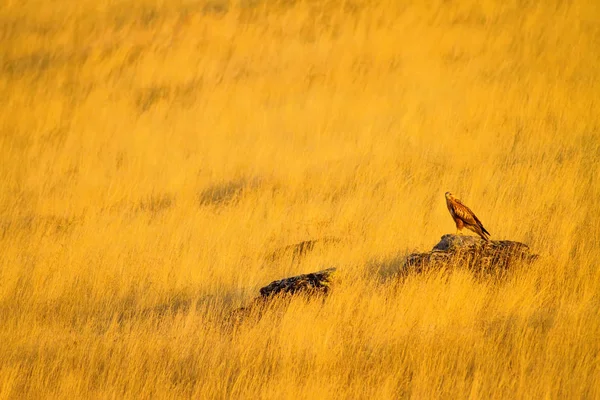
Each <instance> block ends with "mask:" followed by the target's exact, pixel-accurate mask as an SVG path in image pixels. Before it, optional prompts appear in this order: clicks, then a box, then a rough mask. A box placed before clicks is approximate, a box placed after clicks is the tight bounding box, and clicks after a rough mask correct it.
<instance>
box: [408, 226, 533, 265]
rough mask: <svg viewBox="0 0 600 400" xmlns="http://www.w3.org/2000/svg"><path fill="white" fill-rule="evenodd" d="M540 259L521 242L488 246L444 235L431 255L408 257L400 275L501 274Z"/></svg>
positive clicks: (474, 239)
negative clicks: (455, 270) (443, 270)
mask: <svg viewBox="0 0 600 400" xmlns="http://www.w3.org/2000/svg"><path fill="white" fill-rule="evenodd" d="M537 258H538V256H537V255H536V254H533V253H531V251H530V250H529V246H527V245H526V244H524V243H520V242H513V241H510V240H491V241H489V242H486V241H485V240H482V239H481V238H479V237H475V236H463V235H444V236H442V239H441V240H440V242H439V243H438V244H436V245H435V246H434V247H433V249H432V250H431V251H430V252H427V253H413V254H411V255H409V256H408V257H406V259H405V261H404V265H403V268H401V271H400V272H402V273H407V272H409V273H410V272H422V271H424V270H428V269H432V268H438V269H439V268H455V267H467V268H468V269H470V270H472V271H474V272H481V273H493V274H499V273H503V272H504V271H506V270H508V269H509V268H511V267H512V266H515V265H516V264H518V263H525V264H528V263H531V262H533V261H535V260H536V259H537Z"/></svg>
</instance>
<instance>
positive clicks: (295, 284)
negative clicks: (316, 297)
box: [260, 268, 335, 297]
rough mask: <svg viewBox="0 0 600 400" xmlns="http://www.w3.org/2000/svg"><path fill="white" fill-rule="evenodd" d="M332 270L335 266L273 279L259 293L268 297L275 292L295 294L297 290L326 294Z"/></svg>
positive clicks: (333, 270)
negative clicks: (276, 279)
mask: <svg viewBox="0 0 600 400" xmlns="http://www.w3.org/2000/svg"><path fill="white" fill-rule="evenodd" d="M334 272H335V268H328V269H325V270H323V271H318V272H312V273H310V274H303V275H298V276H292V277H290V278H285V279H280V280H278V281H273V282H271V283H269V284H268V285H267V286H265V287H263V288H261V289H260V295H261V296H262V297H270V296H273V295H276V294H282V293H289V294H295V293H298V292H308V293H311V294H315V293H322V294H327V293H328V292H329V289H330V285H331V276H332V274H333V273H334Z"/></svg>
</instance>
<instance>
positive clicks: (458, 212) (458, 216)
mask: <svg viewBox="0 0 600 400" xmlns="http://www.w3.org/2000/svg"><path fill="white" fill-rule="evenodd" d="M446 205H447V206H448V211H450V215H452V219H454V222H455V223H456V233H457V234H458V232H459V231H461V230H462V228H465V227H466V228H467V229H469V230H472V231H473V232H475V233H476V234H478V235H479V236H481V238H482V239H483V240H485V241H486V242H489V241H490V239H489V236H490V233H489V232H488V231H486V230H485V228H484V227H483V224H482V223H481V221H480V220H479V218H477V216H475V213H474V212H473V211H471V209H470V208H469V207H467V206H465V205H464V204H463V203H462V202H461V201H460V200H459V199H457V198H456V197H454V196H453V195H452V193H450V192H446Z"/></svg>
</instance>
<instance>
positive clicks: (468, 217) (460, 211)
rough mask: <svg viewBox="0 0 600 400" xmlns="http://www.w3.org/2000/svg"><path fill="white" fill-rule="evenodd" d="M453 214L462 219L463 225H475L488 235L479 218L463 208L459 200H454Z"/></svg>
mask: <svg viewBox="0 0 600 400" xmlns="http://www.w3.org/2000/svg"><path fill="white" fill-rule="evenodd" d="M454 212H455V213H456V214H457V215H458V216H459V217H460V219H462V220H463V221H464V222H465V223H467V224H470V225H477V226H478V227H479V228H481V230H482V231H483V232H484V233H486V234H488V235H489V234H490V233H489V232H488V231H487V230H486V229H485V228H484V227H483V224H482V223H481V221H480V220H479V218H477V216H476V215H475V213H474V212H473V211H471V209H470V208H469V207H467V206H465V205H464V204H463V203H462V202H461V201H460V200H458V199H456V205H455V207H454Z"/></svg>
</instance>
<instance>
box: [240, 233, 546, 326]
mask: <svg viewBox="0 0 600 400" xmlns="http://www.w3.org/2000/svg"><path fill="white" fill-rule="evenodd" d="M311 246H312V244H311V245H306V244H301V245H300V246H298V247H297V248H300V249H305V247H306V248H309V250H310V247H311ZM294 250H295V249H294ZM537 258H538V255H536V254H533V253H531V251H530V250H529V246H527V245H526V244H524V243H520V242H513V241H510V240H492V241H489V242H486V241H484V240H483V239H481V238H479V237H476V236H466V235H465V236H463V235H444V236H442V238H441V240H440V242H439V243H438V244H436V245H435V246H434V247H433V249H432V250H431V251H429V252H426V253H413V254H411V255H409V256H408V257H406V258H404V259H402V260H401V261H400V262H399V263H398V264H396V267H398V266H399V269H395V273H394V275H395V276H396V277H397V276H403V275H406V274H410V273H421V272H424V271H427V270H431V269H443V268H445V269H453V268H467V269H469V270H471V271H473V272H474V273H476V274H486V275H492V276H501V275H502V274H503V273H504V272H506V271H507V270H508V269H510V268H511V267H513V266H516V265H518V264H529V263H531V262H533V261H535V260H536V259H537ZM394 264H395V262H394ZM335 271H336V269H335V268H328V269H325V270H322V271H318V272H312V273H309V274H303V275H298V276H292V277H289V278H284V279H280V280H277V281H273V282H271V283H269V284H268V285H267V286H265V287H263V288H261V289H260V296H259V297H257V298H255V299H254V300H253V301H252V303H251V304H250V305H249V306H247V307H242V308H239V309H237V310H235V311H234V313H233V314H232V317H233V319H234V320H235V321H241V320H242V319H244V318H245V317H246V316H248V315H251V314H252V312H253V310H259V311H258V315H260V313H261V312H262V311H260V310H262V308H263V307H262V306H263V305H264V304H266V303H267V302H268V300H269V299H271V298H272V297H274V296H276V295H281V294H287V295H295V294H298V293H302V294H307V295H311V296H312V295H315V294H328V293H329V292H330V290H331V284H332V276H333V274H334V272H335Z"/></svg>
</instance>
